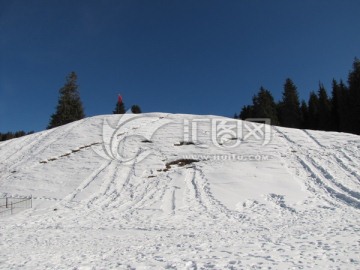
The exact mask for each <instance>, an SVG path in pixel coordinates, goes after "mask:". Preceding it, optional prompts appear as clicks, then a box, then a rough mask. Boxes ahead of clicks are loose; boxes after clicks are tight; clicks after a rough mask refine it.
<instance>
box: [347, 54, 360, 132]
mask: <svg viewBox="0 0 360 270" xmlns="http://www.w3.org/2000/svg"><path fill="white" fill-rule="evenodd" d="M348 83H349V110H350V111H349V117H350V119H349V122H350V123H351V125H350V126H349V128H350V129H349V131H350V132H352V133H355V134H360V60H359V59H357V58H355V60H354V63H353V69H352V70H351V71H350V73H349V76H348Z"/></svg>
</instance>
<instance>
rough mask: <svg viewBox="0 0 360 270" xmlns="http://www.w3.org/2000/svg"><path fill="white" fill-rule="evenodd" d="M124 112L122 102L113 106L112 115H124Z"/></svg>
mask: <svg viewBox="0 0 360 270" xmlns="http://www.w3.org/2000/svg"><path fill="white" fill-rule="evenodd" d="M125 112H126V110H125V104H124V102H123V101H122V100H121V101H118V102H117V103H116V106H115V110H114V111H113V114H124V113H125Z"/></svg>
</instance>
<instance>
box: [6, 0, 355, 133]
mask: <svg viewBox="0 0 360 270" xmlns="http://www.w3.org/2000/svg"><path fill="white" fill-rule="evenodd" d="M359 10H360V1H358V0H354V1H350V0H345V1H344V0H341V1H340V0H338V1H331V0H330V1H329V0H327V1H325V0H316V1H314V0H305V1H304V0H301V1H300V0H299V1H285V0H283V1H265V0H264V1H256V0H255V1H250V0H246V1H245V0H244V1H240V0H239V1H228V0H225V1H220V0H219V1H212V0H206V1H187V0H173V1H172V0H164V1H158V0H152V1H149V0H143V1H136V0H128V1H122V0H116V1H110V0H106V1H100V0H98V1H91V0H84V1H77V0H71V1H67V0H41V1H40V0H38V1H34V0H13V1H8V0H0V132H5V131H9V130H10V131H15V130H26V131H29V130H35V131H39V130H43V129H44V128H45V127H46V125H47V124H48V122H49V117H50V115H51V114H52V113H53V112H54V111H55V106H56V104H57V99H58V90H59V88H61V87H62V86H63V85H64V82H65V77H66V76H67V74H68V73H69V72H71V71H75V72H76V73H77V74H78V83H79V85H80V88H79V89H80V93H81V98H82V101H83V104H84V107H85V113H86V115H87V116H93V115H99V114H108V113H111V112H112V110H113V109H114V107H115V103H116V101H117V94H118V93H122V95H123V99H124V102H125V105H127V106H131V105H132V104H139V105H140V106H141V108H142V109H143V111H145V112H172V113H192V114H216V115H224V116H231V117H232V116H233V114H234V113H235V112H238V111H240V108H241V107H242V106H243V105H245V104H249V103H250V102H251V97H252V96H253V95H254V94H255V93H256V92H257V91H258V90H259V88H260V86H261V85H263V86H264V87H265V88H267V89H269V90H270V91H271V92H273V94H274V97H275V99H279V98H280V97H281V92H282V87H283V84H284V81H285V79H286V78H287V77H290V78H291V79H293V81H294V82H295V84H296V85H297V87H298V90H299V92H300V97H301V98H306V99H307V98H308V95H309V91H310V90H317V87H318V83H319V81H322V82H323V83H324V84H325V86H326V87H327V90H328V92H330V90H331V89H330V84H331V80H332V79H333V78H336V79H339V78H342V79H344V80H346V79H347V74H348V71H349V70H350V69H351V65H352V62H353V59H354V57H355V56H357V57H360V34H359V31H360V16H359Z"/></svg>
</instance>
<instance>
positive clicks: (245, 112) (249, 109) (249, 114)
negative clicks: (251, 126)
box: [239, 105, 254, 120]
mask: <svg viewBox="0 0 360 270" xmlns="http://www.w3.org/2000/svg"><path fill="white" fill-rule="evenodd" d="M253 111H254V110H253V106H251V105H246V106H243V107H242V109H241V112H240V114H239V119H241V120H246V119H247V118H253Z"/></svg>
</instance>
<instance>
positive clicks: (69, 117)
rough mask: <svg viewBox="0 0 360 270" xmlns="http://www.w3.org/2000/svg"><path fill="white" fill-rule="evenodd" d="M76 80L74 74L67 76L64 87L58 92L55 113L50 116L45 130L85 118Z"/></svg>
mask: <svg viewBox="0 0 360 270" xmlns="http://www.w3.org/2000/svg"><path fill="white" fill-rule="evenodd" d="M76 80H77V76H76V73H75V72H71V73H70V74H69V76H67V78H66V83H65V85H64V86H63V87H62V88H61V89H60V90H59V93H60V96H59V100H58V105H57V107H56V112H55V113H54V114H53V115H51V118H50V123H49V125H48V127H47V128H53V127H58V126H61V125H65V124H68V123H70V122H73V121H76V120H80V119H83V118H84V117H85V114H84V109H83V106H82V102H81V100H80V94H79V90H78V85H77V84H76Z"/></svg>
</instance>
